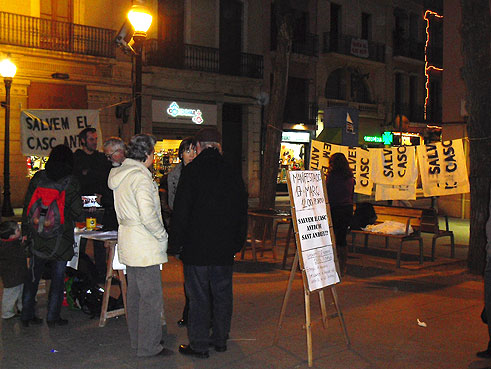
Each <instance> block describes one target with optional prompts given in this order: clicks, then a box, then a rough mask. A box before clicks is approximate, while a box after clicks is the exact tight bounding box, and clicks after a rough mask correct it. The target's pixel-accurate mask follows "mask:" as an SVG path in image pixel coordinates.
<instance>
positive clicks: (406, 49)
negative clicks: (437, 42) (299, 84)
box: [393, 32, 425, 61]
mask: <svg viewBox="0 0 491 369" xmlns="http://www.w3.org/2000/svg"><path fill="white" fill-rule="evenodd" d="M393 50H394V54H393V55H394V56H404V57H406V58H411V59H417V60H421V61H424V60H425V44H424V42H419V41H417V40H413V39H410V38H404V37H402V36H400V35H399V33H397V32H394V49H393Z"/></svg>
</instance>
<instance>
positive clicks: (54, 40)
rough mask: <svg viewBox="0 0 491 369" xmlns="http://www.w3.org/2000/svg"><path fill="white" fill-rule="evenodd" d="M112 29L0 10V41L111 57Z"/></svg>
mask: <svg viewBox="0 0 491 369" xmlns="http://www.w3.org/2000/svg"><path fill="white" fill-rule="evenodd" d="M115 34H116V33H115V31H113V30H111V29H105V28H98V27H91V26H83V25H80V24H73V23H67V22H58V21H52V20H49V19H42V18H35V17H29V16H25V15H20V14H13V13H6V12H0V44H8V45H15V46H22V47H32V48H36V49H45V50H53V51H63V52H68V53H75V54H84V55H92V56H101V57H107V58H114V56H115V48H116V46H115V44H114V42H113V40H114V37H115Z"/></svg>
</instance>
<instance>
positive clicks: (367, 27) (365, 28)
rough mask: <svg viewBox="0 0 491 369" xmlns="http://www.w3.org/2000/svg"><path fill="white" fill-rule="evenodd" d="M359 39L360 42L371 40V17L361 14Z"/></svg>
mask: <svg viewBox="0 0 491 369" xmlns="http://www.w3.org/2000/svg"><path fill="white" fill-rule="evenodd" d="M361 38H362V40H370V39H371V38H372V16H371V15H370V14H368V13H361Z"/></svg>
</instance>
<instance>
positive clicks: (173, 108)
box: [167, 101, 203, 124]
mask: <svg viewBox="0 0 491 369" xmlns="http://www.w3.org/2000/svg"><path fill="white" fill-rule="evenodd" d="M167 114H169V115H170V116H171V117H174V118H175V117H191V121H193V122H194V123H196V124H201V123H203V117H202V115H203V113H202V112H201V110H199V109H185V108H181V107H179V105H178V104H177V103H176V102H175V101H173V102H171V104H170V105H169V107H168V108H167Z"/></svg>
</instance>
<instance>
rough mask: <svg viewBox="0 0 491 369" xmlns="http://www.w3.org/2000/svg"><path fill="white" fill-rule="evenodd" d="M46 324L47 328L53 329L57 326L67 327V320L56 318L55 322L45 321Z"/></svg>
mask: <svg viewBox="0 0 491 369" xmlns="http://www.w3.org/2000/svg"><path fill="white" fill-rule="evenodd" d="M46 324H48V327H50V328H53V327H55V326H57V325H67V324H68V320H66V319H62V318H58V319H56V320H47V321H46Z"/></svg>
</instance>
